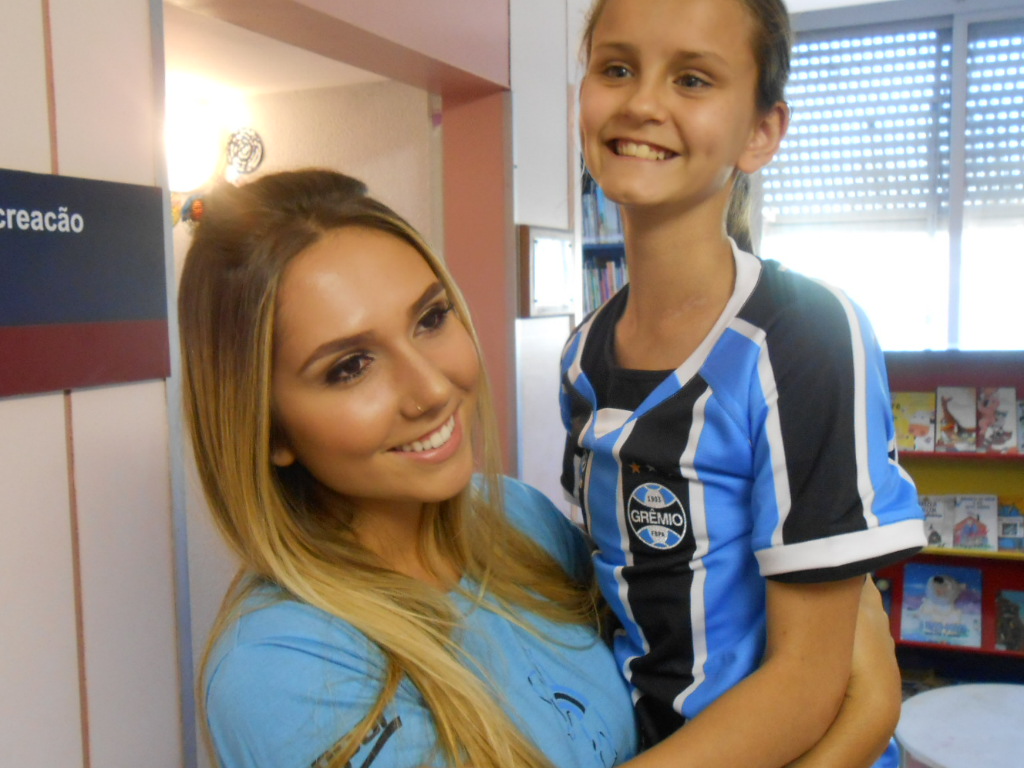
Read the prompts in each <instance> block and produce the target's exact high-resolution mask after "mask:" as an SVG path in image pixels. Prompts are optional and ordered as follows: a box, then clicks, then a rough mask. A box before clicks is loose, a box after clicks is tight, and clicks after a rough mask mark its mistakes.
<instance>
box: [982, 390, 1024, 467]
mask: <svg viewBox="0 0 1024 768" xmlns="http://www.w3.org/2000/svg"><path fill="white" fill-rule="evenodd" d="M977 440H978V450H979V451H985V452H989V453H1017V452H1018V447H1017V390H1016V389H1014V388H1013V387H982V388H981V389H979V390H978V432H977Z"/></svg>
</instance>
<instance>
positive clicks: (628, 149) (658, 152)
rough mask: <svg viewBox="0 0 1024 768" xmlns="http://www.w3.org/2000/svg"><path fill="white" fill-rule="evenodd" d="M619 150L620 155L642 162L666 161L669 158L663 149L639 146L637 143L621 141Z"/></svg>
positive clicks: (646, 145)
mask: <svg viewBox="0 0 1024 768" xmlns="http://www.w3.org/2000/svg"><path fill="white" fill-rule="evenodd" d="M618 150H619V154H620V155H625V156H626V157H637V158H639V159H641V160H664V159H665V158H666V157H667V156H668V153H666V152H665V151H664V150H662V149H655V148H654V147H652V146H650V145H648V144H637V143H636V142H635V141H620V142H619V146H618Z"/></svg>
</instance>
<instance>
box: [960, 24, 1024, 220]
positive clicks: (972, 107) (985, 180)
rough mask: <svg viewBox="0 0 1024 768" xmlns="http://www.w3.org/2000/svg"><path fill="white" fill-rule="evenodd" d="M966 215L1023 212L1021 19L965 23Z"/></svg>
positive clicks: (1023, 59)
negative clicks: (966, 25) (1009, 21)
mask: <svg viewBox="0 0 1024 768" xmlns="http://www.w3.org/2000/svg"><path fill="white" fill-rule="evenodd" d="M966 110H967V133H966V137H965V143H966V147H965V152H966V156H965V171H966V179H967V184H966V194H965V199H964V206H965V212H966V214H967V215H968V216H979V215H980V216H994V217H1000V218H1005V217H1011V218H1012V217H1018V218H1019V217H1024V20H1021V21H1018V22H1016V23H1009V24H1008V23H1006V22H1000V23H992V24H976V25H972V26H971V27H970V32H969V42H968V53H967V105H966Z"/></svg>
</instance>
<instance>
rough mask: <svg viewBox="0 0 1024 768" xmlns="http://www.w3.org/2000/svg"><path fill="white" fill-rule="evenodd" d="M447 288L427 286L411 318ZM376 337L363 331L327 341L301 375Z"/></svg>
mask: <svg viewBox="0 0 1024 768" xmlns="http://www.w3.org/2000/svg"><path fill="white" fill-rule="evenodd" d="M444 292H445V287H444V286H443V285H441V283H440V282H439V281H436V280H435V281H434V282H433V283H431V284H430V285H428V286H427V288H426V290H425V291H423V293H421V294H420V296H419V298H417V299H416V301H414V302H413V303H412V305H411V306H410V307H409V318H410V319H414V318H416V317H418V316H419V314H420V313H421V312H422V311H423V310H424V309H426V308H427V307H428V306H429V305H430V303H431V302H432V301H434V300H435V299H436V298H437V297H438V296H440V295H442V294H444ZM373 337H374V333H373V331H363V332H362V333H355V334H352V335H351V336H342V337H340V338H337V339H331V340H329V341H325V342H324V343H323V344H321V345H320V346H318V347H317V348H316V349H314V350H313V352H312V353H311V354H310V355H309V357H307V358H306V361H305V362H304V363H303V364H302V365H301V366H300V367H299V373H305V372H306V371H307V370H309V368H310V367H312V366H313V365H314V364H315V363H316V362H317V361H318V360H321V359H323V358H324V357H328V356H330V355H335V354H337V353H338V352H342V351H344V350H346V349H351V348H352V347H358V346H365V345H366V344H368V343H369V342H370V341H371V340H372V339H373Z"/></svg>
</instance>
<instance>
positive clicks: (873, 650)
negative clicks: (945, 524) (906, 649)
mask: <svg viewBox="0 0 1024 768" xmlns="http://www.w3.org/2000/svg"><path fill="white" fill-rule="evenodd" d="M902 698H903V697H902V682H901V678H900V670H899V666H898V664H897V663H896V651H895V644H894V643H893V641H892V634H891V633H890V630H889V617H888V615H887V614H886V613H885V610H884V609H883V608H882V599H881V595H880V594H879V593H878V589H877V588H876V587H875V584H874V582H873V581H872V580H871V579H866V580H865V583H864V589H863V590H862V592H861V600H860V611H859V613H858V614H857V631H856V634H855V636H854V642H853V669H852V672H851V674H850V682H849V685H848V686H847V688H846V697H845V698H844V699H843V705H842V707H840V709H839V715H838V716H837V717H836V720H835V722H834V723H833V724H832V727H831V728H829V730H828V733H826V734H825V736H824V738H822V740H821V741H819V742H818V743H817V744H816V745H815V746H814V748H813V749H811V751H810V752H808V753H807V754H806V755H804V756H803V757H801V758H799V759H798V760H796V761H795V762H794V763H792V765H791V766H790V768H870V766H872V765H874V764H875V761H876V760H878V758H879V757H880V756H881V755H882V753H883V752H884V751H885V748H886V746H888V744H889V740H890V739H891V738H892V734H893V732H894V731H895V730H896V724H897V722H898V721H899V717H900V706H901V704H902Z"/></svg>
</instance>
